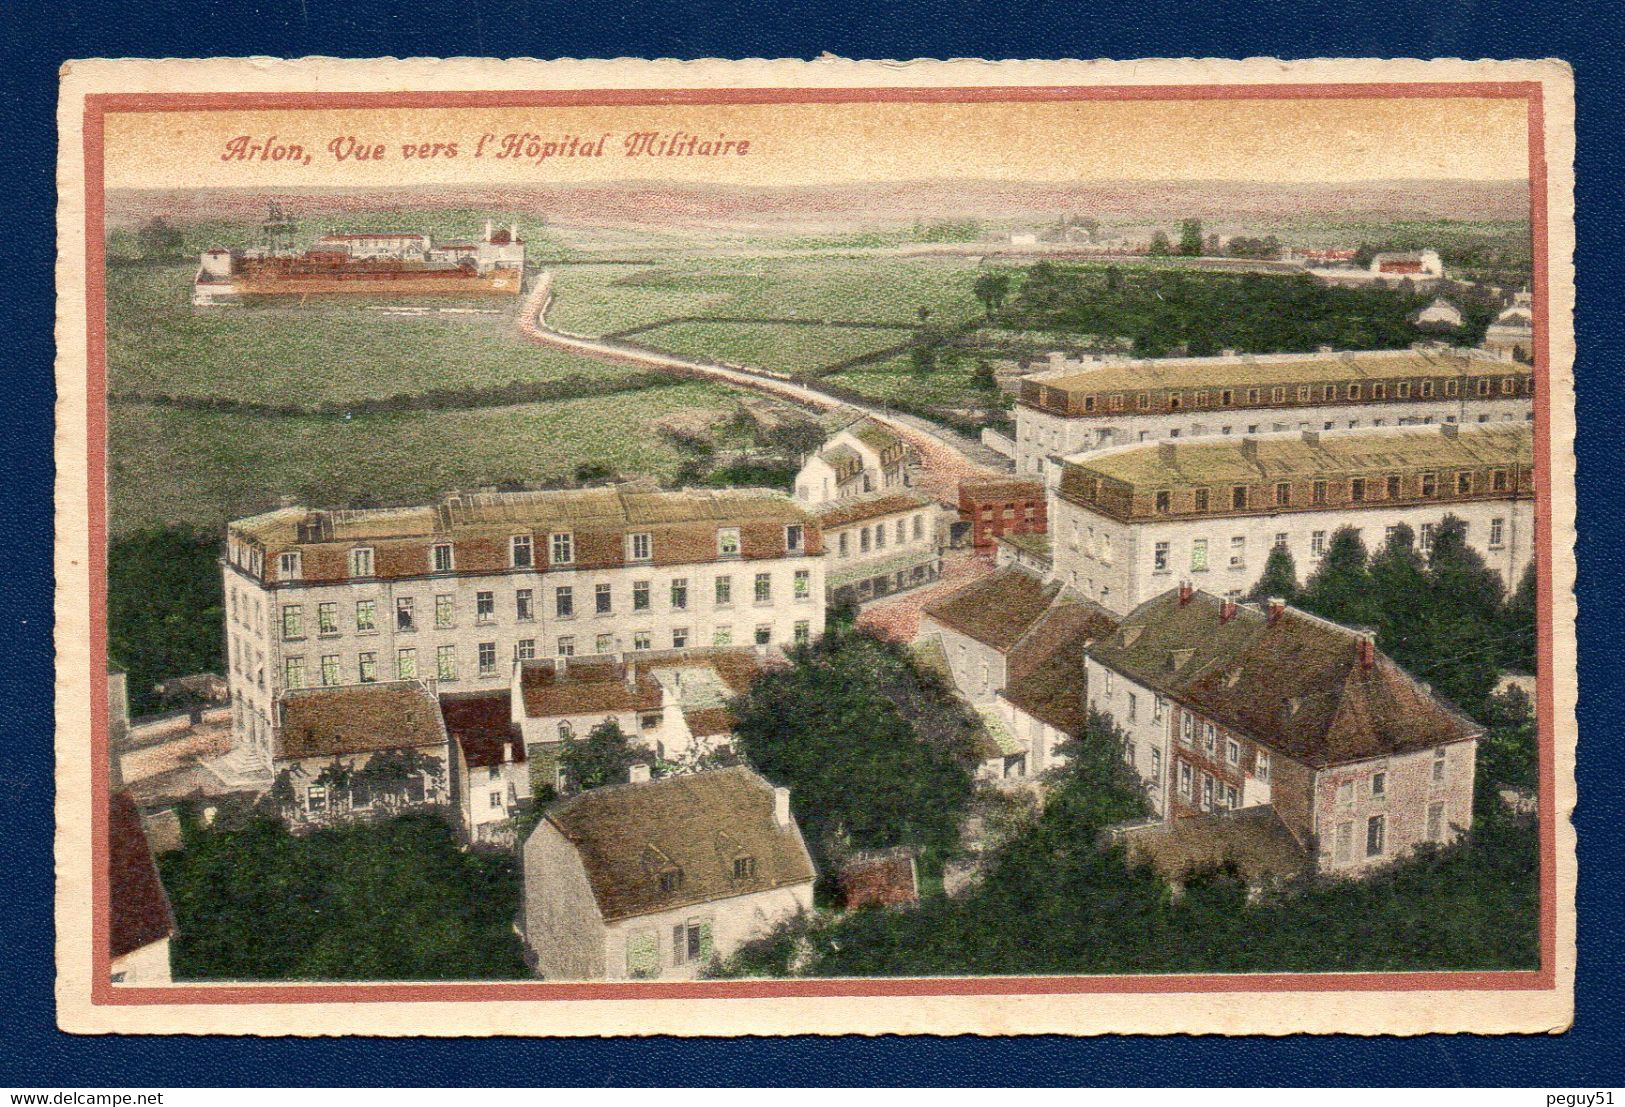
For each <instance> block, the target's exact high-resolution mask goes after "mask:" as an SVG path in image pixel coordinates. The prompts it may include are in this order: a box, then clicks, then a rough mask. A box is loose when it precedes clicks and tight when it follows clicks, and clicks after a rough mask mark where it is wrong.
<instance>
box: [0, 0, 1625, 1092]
mask: <svg viewBox="0 0 1625 1107" xmlns="http://www.w3.org/2000/svg"><path fill="white" fill-rule="evenodd" d="M1149 7H1150V5H1145V4H1142V3H1128V4H1121V5H1118V6H1112V7H1106V6H1101V5H1097V4H1076V3H1074V4H1063V3H1050V4H1020V3H1015V2H1000V3H991V2H987V0H978V2H971V3H963V4H947V3H915V4H909V5H896V6H893V7H890V8H885V7H882V6H880V5H877V4H870V3H864V4H825V5H819V6H817V7H811V6H808V7H797V6H795V5H792V4H789V3H777V4H772V5H768V6H764V7H763V8H761V9H758V7H757V6H756V5H753V4H749V3H718V2H714V0H691V2H689V3H684V4H665V5H660V6H647V7H646V6H642V5H640V4H637V3H630V2H622V0H611V2H609V3H597V4H582V3H579V2H577V3H569V4H561V3H526V2H523V0H508V2H495V0H451V2H446V0H442V2H439V3H431V4H425V5H422V6H421V7H419V6H417V5H412V6H406V5H399V6H397V5H394V4H388V3H383V2H379V0H267V2H265V3H258V4H251V3H207V2H202V0H158V2H151V0H148V2H125V3H114V2H94V0H55V2H54V3H53V2H50V0H32V2H30V0H0V50H4V51H6V53H7V55H8V56H7V57H6V58H5V59H4V60H3V65H0V158H3V159H4V166H5V168H6V170H7V171H6V172H5V174H4V176H3V177H0V203H3V204H4V209H5V214H6V218H5V220H4V223H3V226H4V235H3V239H0V241H3V243H4V245H3V247H0V250H3V252H0V258H3V262H0V272H4V273H5V274H6V276H7V284H8V285H9V291H10V296H9V297H7V298H5V300H4V301H0V302H3V304H4V307H3V310H4V311H5V312H6V313H7V314H8V316H9V318H8V319H7V323H8V324H9V325H8V326H7V328H6V330H5V332H4V334H3V336H0V343H3V345H0V350H3V351H4V355H5V358H6V360H4V361H0V372H3V373H4V374H5V377H6V380H5V387H4V389H3V391H0V420H3V431H0V449H3V450H4V453H5V461H6V465H5V469H4V475H5V479H6V483H7V485H9V487H8V488H7V489H6V492H7V493H8V494H7V495H6V496H5V500H4V502H5V504H6V512H5V516H6V518H5V523H6V525H4V526H0V635H3V636H4V640H5V646H4V648H3V649H0V659H3V662H0V681H3V682H4V695H3V696H0V719H3V722H4V727H3V729H0V743H3V747H0V749H3V753H0V758H3V760H0V774H3V775H0V797H3V799H4V805H3V807H0V811H3V812H4V816H5V819H6V824H7V825H6V826H5V829H4V831H3V832H0V881H3V883H0V889H3V893H0V894H3V896H4V904H5V906H4V910H3V911H0V920H3V921H0V926H3V928H4V941H5V945H4V947H3V949H0V1012H3V1013H4V1014H3V1017H0V1027H3V1035H0V1085H12V1086H20V1087H29V1086H36V1087H41V1088H44V1087H59V1088H73V1087H79V1088H84V1087H95V1086H115V1087H117V1086H122V1087H139V1086H149V1087H151V1086H198V1085H202V1086H210V1085H214V1086H221V1085H232V1084H248V1085H277V1084H283V1083H288V1082H290V1081H291V1082H296V1083H302V1084H310V1085H327V1084H333V1085H344V1084H369V1085H372V1084H378V1085H400V1084H411V1085H418V1084H429V1085H435V1084H441V1085H478V1084H499V1085H500V1084H509V1085H512V1084H566V1085H578V1084H587V1085H592V1084H611V1083H628V1082H630V1083H634V1084H644V1085H661V1084H689V1083H695V1084H790V1085H798V1084H825V1083H838V1084H884V1085H898V1084H943V1085H952V1084H1007V1083H1015V1084H1051V1083H1054V1084H1097V1085H1098V1084H1104V1085H1137V1084H1138V1085H1152V1086H1160V1085H1187V1084H1188V1085H1194V1086H1212V1085H1218V1084H1239V1085H1244V1086H1250V1085H1274V1084H1281V1085H1293V1086H1316V1085H1342V1084H1358V1085H1400V1086H1405V1085H1434V1084H1442V1085H1469V1086H1472V1085H1518V1086H1524V1085H1527V1086H1537V1087H1549V1088H1553V1089H1561V1088H1577V1087H1581V1088H1583V1087H1586V1086H1596V1085H1607V1084H1611V1083H1617V1082H1619V1073H1620V1062H1619V1057H1620V1055H1621V1054H1625V1047H1622V1045H1621V1043H1620V1014H1619V1005H1620V962H1621V958H1622V950H1625V943H1622V941H1621V938H1622V935H1621V926H1620V922H1621V913H1620V903H1619V889H1620V872H1621V854H1620V835H1619V831H1618V827H1619V824H1620V819H1619V817H1618V815H1617V813H1616V811H1615V808H1616V807H1617V799H1616V798H1615V797H1616V792H1615V788H1617V777H1618V774H1617V773H1615V772H1613V771H1612V768H1613V765H1612V763H1613V762H1614V761H1615V760H1616V759H1617V757H1618V741H1619V739H1618V737H1617V735H1616V734H1614V733H1612V732H1611V729H1609V728H1607V726H1606V722H1605V721H1606V720H1609V719H1612V718H1615V717H1617V715H1618V707H1619V699H1620V695H1619V691H1618V687H1619V679H1618V678H1619V675H1620V665H1619V660H1618V658H1617V656H1616V655H1617V652H1618V651H1617V649H1615V648H1614V641H1613V635H1612V634H1609V633H1606V628H1607V627H1608V626H1610V625H1617V624H1618V621H1619V619H1620V617H1621V605H1620V601H1619V595H1618V590H1619V578H1618V572H1617V570H1618V560H1617V555H1616V554H1615V553H1614V551H1615V549H1616V547H1617V546H1618V544H1619V539H1620V530H1621V528H1620V514H1621V513H1620V512H1619V510H1618V509H1617V506H1616V504H1617V503H1618V500H1617V493H1618V487H1617V482H1616V481H1614V480H1613V479H1612V469H1613V467H1614V466H1615V465H1617V464H1618V463H1619V460H1620V454H1619V445H1618V441H1617V437H1616V435H1615V433H1614V431H1615V429H1616V428H1617V426H1618V424H1619V416H1620V390H1619V389H1618V388H1617V387H1616V385H1618V384H1619V383H1620V377H1619V373H1620V365H1621V357H1620V355H1621V342H1620V338H1621V326H1620V310H1619V305H1620V302H1621V299H1620V295H1619V292H1618V288H1619V284H1620V276H1621V273H1620V268H1621V267H1620V250H1621V231H1620V211H1619V191H1620V184H1619V182H1620V174H1621V164H1620V148H1621V113H1620V110H1619V109H1620V101H1621V95H1622V89H1625V80H1622V76H1621V72H1620V66H1619V59H1618V52H1619V47H1620V44H1621V43H1622V42H1625V33H1622V32H1625V6H1621V5H1619V4H1618V3H1617V2H1616V3H1577V4H1569V5H1564V4H1560V3H1545V4H1538V5H1537V4H1510V3H1475V2H1472V0H1459V2H1450V0H1433V2H1430V3H1405V2H1395V0H1370V2H1366V3H1360V4H1350V3H1326V2H1317V3H1309V4H1279V5H1265V4H1244V3H1223V2H1220V0H1210V2H1207V3H1200V2H1197V3H1193V2H1188V0H1186V2H1179V3H1164V4H1158V5H1156V10H1155V12H1151V11H1148V10H1147V9H1148V8H1149ZM824 50H829V51H831V52H834V53H837V54H842V55H845V56H851V57H894V58H895V57H952V56H983V57H1040V58H1057V57H1118V58H1134V57H1158V56H1161V57H1181V56H1199V57H1200V56H1219V57H1248V56H1279V57H1287V58H1306V57H1328V56H1329V57H1336V56H1345V57H1367V56H1386V57H1422V58H1427V57H1467V58H1477V57H1498V58H1516V57H1539V56H1553V57H1561V58H1564V59H1566V60H1568V61H1569V62H1571V63H1572V64H1573V65H1574V67H1575V71H1576V78H1577V82H1578V86H1579V161H1578V166H1577V178H1578V193H1577V199H1578V205H1579V210H1580V237H1579V252H1578V257H1577V264H1578V270H1579V273H1580V306H1579V318H1578V326H1579V334H1580V357H1579V363H1578V366H1577V376H1578V378H1579V381H1580V385H1579V400H1580V412H1581V419H1580V442H1579V446H1578V449H1579V454H1580V476H1579V482H1580V503H1581V505H1582V511H1581V516H1580V533H1581V544H1580V550H1579V557H1580V582H1579V590H1580V596H1581V613H1582V614H1581V619H1580V651H1581V657H1582V659H1583V660H1582V662H1581V688H1582V699H1581V704H1580V721H1581V727H1582V735H1583V740H1582V743H1581V759H1582V762H1581V769H1580V792H1581V803H1580V808H1579V811H1578V812H1577V814H1576V817H1575V822H1576V825H1577V827H1578V831H1579V835H1580V852H1581V872H1582V877H1581V884H1580V896H1579V913H1580V980H1579V1007H1578V1014H1577V1017H1576V1022H1575V1027H1574V1029H1573V1030H1572V1031H1570V1032H1569V1033H1567V1034H1565V1035H1562V1036H1556V1037H1539V1038H1520V1039H1487V1038H1471V1037H1457V1038H1446V1037H1434V1038H1423V1039H1413V1040H1409V1041H1400V1040H1383V1039H1378V1040H1365V1039H1353V1038H1322V1039H1309V1038H1294V1039H1273V1040H1267V1039H1218V1038H1170V1039H1133V1038H1098V1039H1081V1040H1072V1039H1063V1038H1027V1039H1013V1040H1012V1039H1006V1040H978V1039H970V1038H960V1039H904V1038H882V1039H875V1040H862V1039H785V1040H753V1041H740V1042H726V1041H679V1040H671V1039H653V1040H642V1041H607V1042H600V1041H526V1040H492V1041H459V1042H436V1041H400V1040H387V1039H354V1040H323V1041H261V1040H254V1039H187V1038H123V1039H117V1038H74V1037H70V1036H67V1035H63V1034H60V1033H58V1032H57V1031H56V1030H55V1026H54V1021H55V1020H54V1009H53V1000H52V994H51V989H52V977H53V965H52V958H53V932H52V923H51V905H52V891H53V885H52V871H51V858H50V851H49V848H48V845H49V842H50V840H51V833H52V811H51V802H52V783H51V769H52V766H51V694H52V693H51V685H52V660H51V640H50V627H51V606H50V603H51V584H52V577H51V565H50V556H51V543H50V536H51V483H52V476H53V473H52V464H51V426H52V422H51V421H52V410H51V405H52V401H53V387H52V368H51V361H52V356H53V347H52V336H51V332H52V315H53V310H54V309H53V289H52V273H51V266H52V263H53V260H54V251H55V244H54V211H55V204H56V198H55V189H54V167H55V152H56V134H55V122H54V120H55V103H56V72H57V67H58V66H59V65H60V64H61V62H62V61H63V60H65V59H68V58H74V57H96V56H105V57H119V56H145V57H163V56H179V57H209V56H212V55H235V56H241V55H251V54H264V55H281V56H299V55H306V54H325V55H332V56H341V57H342V56H348V57H378V56H386V55H394V56H398V57H409V56H424V55H439V56H447V55H472V56H507V57H520V56H533V57H568V56H575V57H613V56H643V57H651V56H654V57H680V58H694V57H708V56H718V57H748V56H758V57H812V56H816V55H817V54H819V53H820V52H821V51H824ZM1611 784H1612V785H1614V787H1610V785H1611Z"/></svg>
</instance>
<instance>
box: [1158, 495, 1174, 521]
mask: <svg viewBox="0 0 1625 1107" xmlns="http://www.w3.org/2000/svg"><path fill="white" fill-rule="evenodd" d="M1172 501H1173V494H1172V493H1170V492H1168V491H1166V490H1163V491H1160V492H1158V493H1157V497H1156V509H1157V514H1158V515H1166V514H1168V508H1169V505H1170V504H1171V503H1172Z"/></svg>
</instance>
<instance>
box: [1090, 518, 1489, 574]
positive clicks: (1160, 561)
mask: <svg viewBox="0 0 1625 1107" xmlns="http://www.w3.org/2000/svg"><path fill="white" fill-rule="evenodd" d="M1353 530H1354V534H1355V537H1360V535H1361V528H1359V527H1355V528H1353ZM1398 531H1399V524H1397V523H1395V524H1392V525H1390V526H1387V527H1385V528H1384V530H1383V544H1384V545H1386V544H1387V543H1389V542H1391V541H1393V538H1394V535H1395V534H1396V533H1398ZM1438 532H1439V524H1437V523H1422V524H1421V525H1420V526H1419V527H1418V528H1417V549H1418V550H1420V551H1421V552H1422V553H1424V554H1428V553H1432V552H1433V541H1434V539H1435V538H1436V537H1437V536H1438ZM1471 532H1472V526H1471V524H1469V523H1467V522H1466V521H1465V520H1463V521H1462V536H1463V537H1464V538H1465V537H1467V536H1468V535H1469V534H1470V533H1471ZM1327 535H1328V532H1327V531H1324V530H1314V531H1310V532H1309V558H1310V560H1312V561H1318V560H1320V559H1321V558H1322V557H1325V556H1326V545H1327V541H1328V538H1327ZM1108 545H1109V543H1108ZM1272 545H1273V546H1275V547H1276V548H1279V549H1283V550H1287V551H1289V552H1290V550H1291V535H1290V534H1289V533H1288V532H1287V531H1284V530H1283V531H1280V532H1278V533H1277V534H1276V535H1275V539H1274V541H1273V543H1272ZM1487 545H1488V548H1489V549H1492V550H1500V549H1504V548H1505V547H1506V519H1505V518H1504V517H1502V516H1496V517H1495V518H1493V519H1491V520H1490V525H1489V541H1488V543H1487ZM1208 546H1209V540H1208V539H1206V538H1193V539H1191V544H1190V571H1191V572H1193V573H1203V572H1206V571H1207V570H1208V569H1210V568H1211V567H1212V566H1211V564H1210V562H1209V558H1208ZM1172 553H1173V543H1172V542H1167V541H1163V542H1154V543H1152V546H1151V571H1152V572H1153V573H1166V572H1170V571H1171V570H1172ZM1108 564H1109V562H1108ZM1228 564H1229V567H1230V568H1232V569H1245V568H1246V567H1247V539H1246V537H1245V536H1244V535H1240V534H1237V535H1233V536H1232V537H1231V539H1230V547H1229V562H1228Z"/></svg>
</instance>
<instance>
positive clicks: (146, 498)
mask: <svg viewBox="0 0 1625 1107" xmlns="http://www.w3.org/2000/svg"><path fill="white" fill-rule="evenodd" d="M733 395H734V393H733V392H731V391H730V390H729V389H727V388H726V387H724V386H721V385H716V384H711V383H707V382H700V381H692V382H682V383H677V384H673V385H671V386H670V387H663V388H650V389H644V390H641V391H637V392H630V393H621V394H616V395H609V396H595V397H589V398H586V399H580V400H560V401H553V402H551V403H541V404H521V405H516V406H513V407H505V408H493V409H485V410H476V411H449V412H432V411H419V412H409V413H402V414H387V415H365V416H356V417H354V418H349V419H346V418H344V417H341V416H257V415H239V414H226V413H213V412H195V411H177V410H174V409H170V408H165V407H160V406H155V405H150V404H115V405H113V407H112V408H111V410H110V412H109V428H108V430H109V433H108V441H109V451H110V457H109V476H108V481H109V502H110V504H111V515H112V517H111V520H110V522H111V528H112V531H113V533H114V534H115V535H116V534H120V533H125V532H128V531H131V530H134V529H137V528H139V527H146V526H190V527H197V528H201V529H204V530H208V531H217V530H220V529H221V528H223V527H224V526H225V524H226V522H227V521H228V520H231V519H236V518H241V517H243V516H247V515H252V514H255V513H256V512H260V511H265V510H268V509H270V508H274V507H275V506H276V505H277V502H278V499H279V498H280V497H282V496H291V497H294V498H296V499H298V500H300V501H301V502H304V503H308V504H322V505H340V504H350V503H362V502H376V503H402V502H411V501H422V500H426V499H429V498H432V497H435V496H439V495H441V494H443V493H445V492H446V491H447V490H449V489H453V488H473V487H481V486H487V485H498V484H502V483H504V482H509V481H521V482H526V483H541V482H547V481H560V480H562V481H569V480H571V479H572V478H573V477H574V476H575V475H576V473H577V472H578V470H580V469H581V468H582V467H583V466H601V467H603V469H605V470H608V471H610V472H613V473H618V474H621V475H624V476H628V477H631V476H651V477H655V478H656V479H660V480H670V479H671V478H672V477H673V476H674V475H675V474H676V471H677V468H678V466H679V464H680V463H681V458H680V457H679V455H678V454H677V452H676V451H675V450H674V449H673V448H672V447H671V446H669V445H668V444H666V443H665V442H664V441H663V440H662V439H661V438H660V437H659V436H658V435H652V434H649V433H648V423H649V422H650V420H652V419H657V418H660V417H661V416H665V415H669V414H672V413H674V412H681V411H686V410H689V409H693V408H718V407H726V406H727V405H728V403H729V402H730V400H731V397H732V396H733Z"/></svg>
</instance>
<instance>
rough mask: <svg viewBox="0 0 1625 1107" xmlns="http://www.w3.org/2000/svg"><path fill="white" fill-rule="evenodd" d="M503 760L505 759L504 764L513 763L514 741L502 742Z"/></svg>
mask: <svg viewBox="0 0 1625 1107" xmlns="http://www.w3.org/2000/svg"><path fill="white" fill-rule="evenodd" d="M502 761H503V763H504V764H512V763H513V743H512V742H504V743H502Z"/></svg>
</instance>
